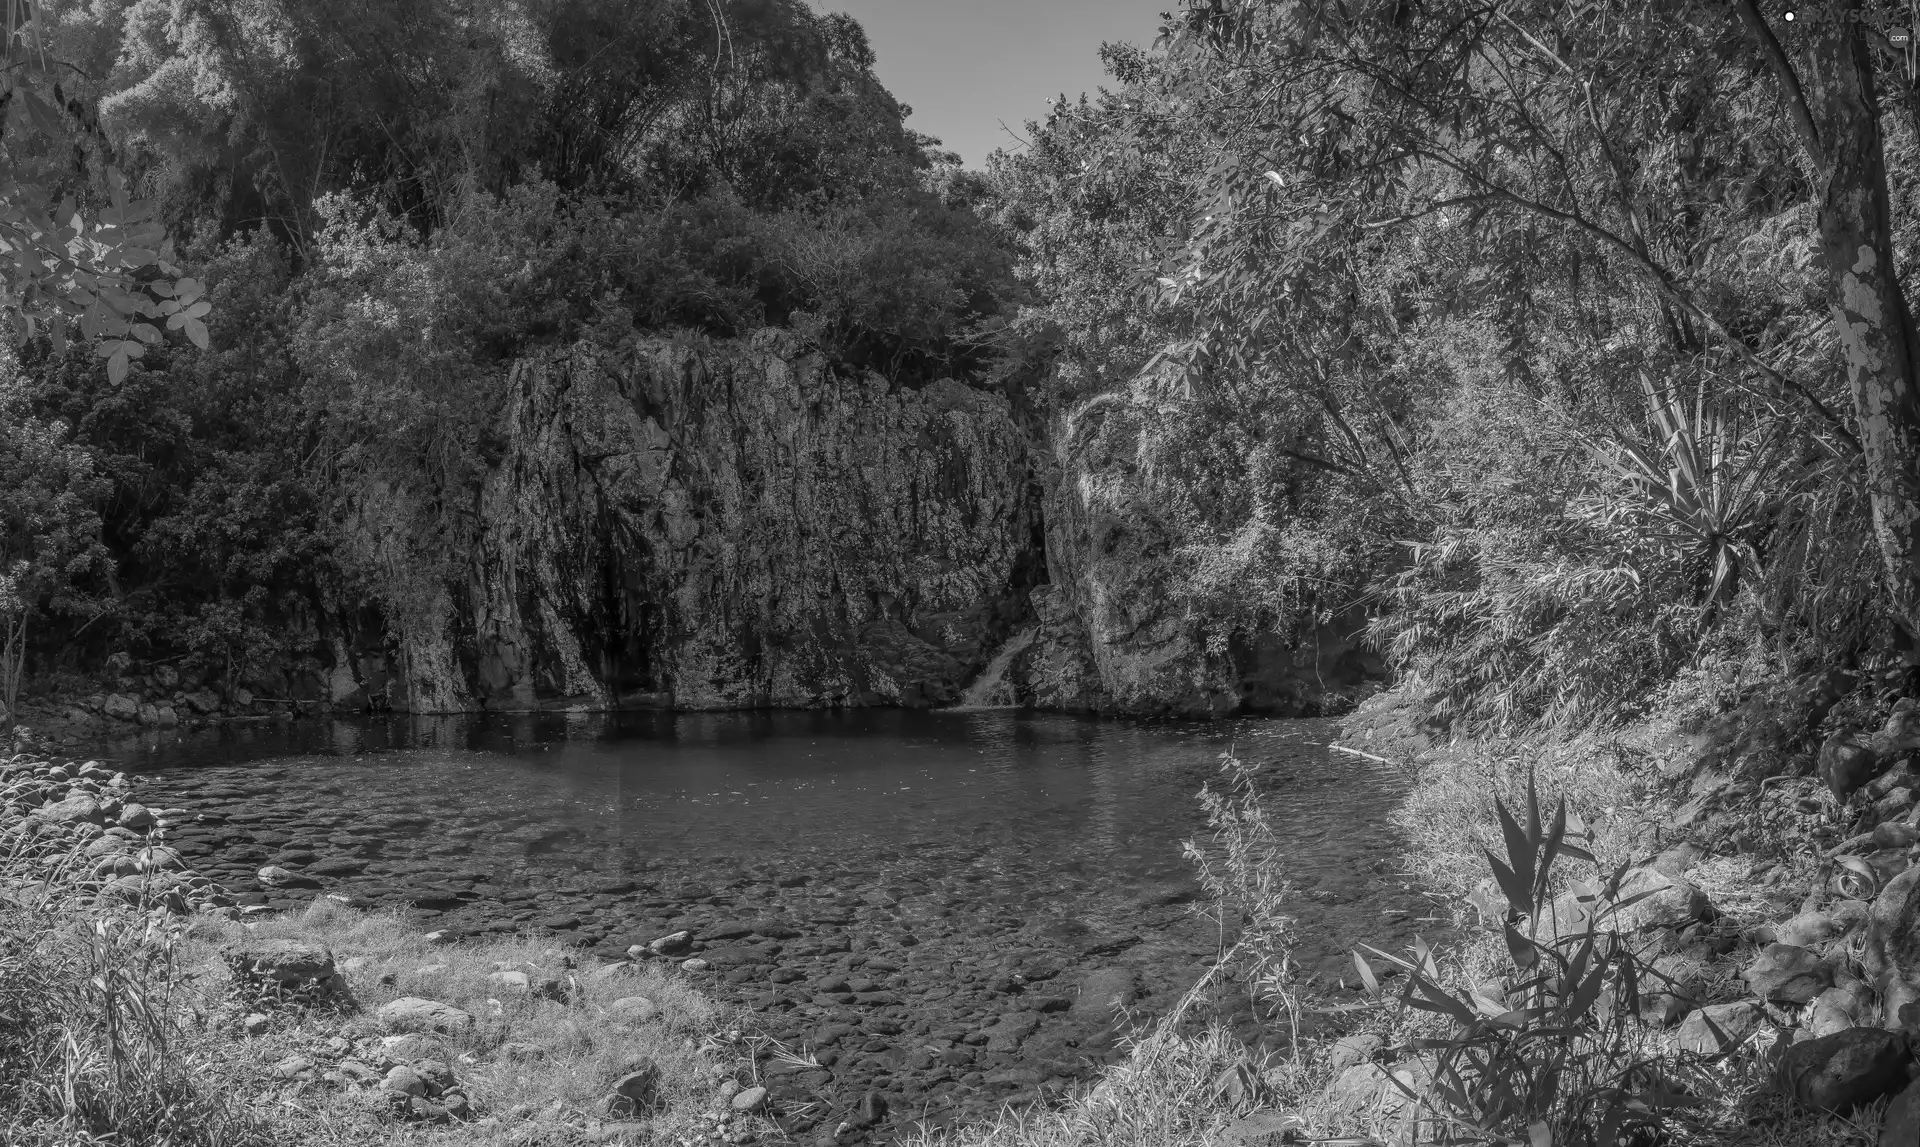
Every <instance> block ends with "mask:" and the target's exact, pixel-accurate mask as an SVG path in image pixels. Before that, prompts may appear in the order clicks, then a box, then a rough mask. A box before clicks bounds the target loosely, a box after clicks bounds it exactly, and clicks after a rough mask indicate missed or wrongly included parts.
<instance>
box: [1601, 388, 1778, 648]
mask: <svg viewBox="0 0 1920 1147" xmlns="http://www.w3.org/2000/svg"><path fill="white" fill-rule="evenodd" d="M1639 377H1640V391H1641V394H1642V395H1643V396H1644V397H1645V399H1646V404H1647V421H1648V423H1649V425H1650V427H1651V428H1652V432H1653V433H1652V440H1651V441H1647V440H1645V439H1641V438H1639V437H1637V436H1634V435H1631V434H1626V433H1620V434H1616V435H1614V436H1613V437H1612V438H1611V439H1610V440H1608V441H1606V442H1600V443H1595V444H1593V452H1594V454H1595V456H1596V457H1597V458H1598V459H1599V460H1600V462H1601V464H1602V465H1603V466H1605V467H1606V468H1607V469H1608V470H1609V471H1611V472H1612V473H1613V474H1614V475H1615V476H1616V477H1618V478H1619V479H1620V480H1621V481H1623V482H1624V483H1625V484H1626V485H1627V487H1628V488H1629V489H1630V490H1631V491H1633V493H1634V494H1635V495H1636V496H1637V497H1636V503H1637V504H1634V505H1631V506H1626V507H1620V508H1621V509H1624V510H1626V511H1627V512H1628V513H1630V514H1631V515H1632V516H1633V517H1635V518H1638V519H1639V520H1640V521H1642V522H1643V523H1646V524H1649V525H1651V526H1652V528H1653V529H1652V532H1653V533H1654V535H1655V536H1656V537H1657V538H1659V539H1660V540H1661V541H1663V542H1665V543H1667V544H1669V545H1672V546H1675V547H1677V548H1679V549H1680V550H1681V551H1682V552H1684V553H1685V554H1686V555H1687V556H1688V557H1690V558H1692V559H1694V560H1696V561H1698V562H1700V563H1702V565H1703V567H1704V568H1707V569H1710V570H1711V571H1712V573H1711V580H1710V581H1709V584H1708V586H1707V590H1706V594H1705V597H1704V598H1703V600H1702V602H1701V608H1702V609H1705V610H1710V609H1712V608H1713V607H1715V606H1716V605H1718V604H1719V603H1721V602H1723V601H1724V600H1726V599H1727V598H1728V597H1730V596H1732V594H1733V593H1734V591H1735V590H1736V589H1737V588H1738V587H1739V584H1740V579H1741V575H1742V573H1743V571H1744V570H1745V569H1747V568H1751V567H1757V566H1758V564H1759V560H1760V558H1759V554H1758V552H1757V551H1756V550H1755V549H1754V547H1753V545H1752V542H1751V540H1750V539H1751V534H1752V532H1753V528H1754V526H1755V524H1756V522H1757V520H1758V518H1759V517H1760V515H1761V513H1762V512H1763V511H1764V510H1765V509H1766V507H1767V505H1768V504H1769V502H1770V501H1771V499H1772V497H1773V495H1774V490H1775V485H1776V483H1775V482H1773V481H1771V480H1772V479H1776V478H1777V477H1778V476H1779V472H1780V468H1781V465H1782V463H1783V462H1784V461H1785V460H1786V453H1785V435H1784V433H1783V427H1782V425H1781V424H1779V423H1776V424H1774V425H1773V426H1772V427H1770V428H1767V429H1764V430H1762V429H1759V428H1757V427H1755V426H1753V425H1752V424H1750V423H1749V422H1747V421H1746V420H1744V419H1743V418H1742V417H1741V416H1740V414H1739V412H1738V411H1737V410H1735V409H1734V407H1733V406H1732V405H1731V404H1730V403H1728V402H1726V401H1725V400H1723V399H1719V398H1710V397H1709V396H1708V394H1707V387H1706V385H1705V384H1704V383H1702V384H1700V385H1699V386H1698V387H1696V388H1695V390H1694V394H1693V402H1692V404H1691V407H1692V408H1691V410H1689V409H1688V404H1687V403H1685V402H1684V401H1683V396H1682V395H1681V393H1680V390H1679V387H1678V386H1658V385H1656V384H1655V383H1654V381H1653V379H1652V378H1650V377H1648V375H1647V373H1646V372H1645V371H1641V372H1639Z"/></svg>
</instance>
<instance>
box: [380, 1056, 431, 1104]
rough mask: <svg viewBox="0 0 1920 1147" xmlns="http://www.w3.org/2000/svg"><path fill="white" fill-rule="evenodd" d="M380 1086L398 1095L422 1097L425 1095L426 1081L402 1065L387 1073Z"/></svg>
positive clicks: (411, 1069)
mask: <svg viewBox="0 0 1920 1147" xmlns="http://www.w3.org/2000/svg"><path fill="white" fill-rule="evenodd" d="M381 1086H382V1087H384V1088H386V1089H387V1090H388V1091H391V1092H394V1093H396V1094H399V1095H418V1096H423V1097H424V1096H425V1095H426V1094H427V1081H426V1080H424V1079H422V1078H421V1077H420V1073H419V1072H417V1071H415V1070H413V1068H411V1067H409V1066H407V1065H406V1064H404V1063H402V1064H397V1065H395V1067H394V1069H393V1070H392V1071H389V1072H387V1078H386V1081H385V1082H384V1083H383V1084H381Z"/></svg>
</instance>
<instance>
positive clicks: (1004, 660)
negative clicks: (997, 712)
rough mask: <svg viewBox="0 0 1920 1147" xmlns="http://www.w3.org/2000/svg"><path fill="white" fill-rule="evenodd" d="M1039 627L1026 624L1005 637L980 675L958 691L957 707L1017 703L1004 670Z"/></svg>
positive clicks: (994, 706) (1031, 642)
mask: <svg viewBox="0 0 1920 1147" xmlns="http://www.w3.org/2000/svg"><path fill="white" fill-rule="evenodd" d="M1038 632H1039V630H1038V629H1037V628H1036V627H1034V626H1028V627H1027V628H1025V629H1023V630H1021V631H1020V632H1018V633H1016V634H1014V635H1013V636H1012V637H1009V638H1008V639H1007V643H1006V644H1005V645H1002V646H1001V647H1000V652H998V653H996V654H994V655H993V660H992V661H989V662H987V667H986V668H985V669H982V670H981V671H980V676H978V677H976V678H974V679H973V683H972V684H971V685H968V686H967V687H966V690H965V691H964V692H962V693H961V694H960V704H958V705H956V706H954V708H956V709H1004V708H1008V707H1010V706H1013V705H1016V704H1018V700H1017V699H1016V698H1015V696H1014V692H1013V683H1012V682H1011V681H1008V680H1007V670H1008V669H1009V668H1011V667H1012V665H1013V659H1014V658H1016V657H1018V656H1020V655H1021V654H1022V653H1025V652H1026V651H1027V646H1029V645H1032V644H1033V638H1034V634H1036V633H1038Z"/></svg>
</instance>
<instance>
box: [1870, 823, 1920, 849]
mask: <svg viewBox="0 0 1920 1147" xmlns="http://www.w3.org/2000/svg"><path fill="white" fill-rule="evenodd" d="M1916 841H1920V827H1916V826H1914V825H1910V824H1907V823H1906V822H1905V821H1897V820H1890V821H1887V822H1886V823H1885V824H1880V825H1876V826H1874V830H1873V836H1872V838H1871V839H1870V840H1869V841H1868V843H1870V844H1872V845H1873V847H1875V848H1906V847H1908V846H1909V845H1912V844H1913V843H1915V842H1916Z"/></svg>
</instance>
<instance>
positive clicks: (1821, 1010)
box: [1800, 985, 1867, 1039]
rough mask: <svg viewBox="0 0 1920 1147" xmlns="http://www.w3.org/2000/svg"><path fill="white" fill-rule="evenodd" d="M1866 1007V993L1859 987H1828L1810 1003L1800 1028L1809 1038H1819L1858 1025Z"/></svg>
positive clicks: (1801, 1020)
mask: <svg viewBox="0 0 1920 1147" xmlns="http://www.w3.org/2000/svg"><path fill="white" fill-rule="evenodd" d="M1866 1007H1867V1001H1866V999H1865V996H1864V993H1863V992H1861V991H1860V990H1859V989H1857V988H1855V987H1853V986H1851V985H1849V986H1847V987H1832V988H1828V989H1827V990H1826V991H1824V992H1821V993H1820V994H1819V995H1817V996H1815V997H1814V998H1813V1003H1812V1004H1810V1005H1808V1007H1807V1011H1806V1014H1805V1015H1804V1016H1802V1017H1801V1018H1800V1030H1801V1031H1802V1032H1803V1033H1805V1035H1806V1037H1807V1038H1809V1039H1818V1038H1820V1037H1821V1036H1829V1035H1832V1034H1833V1033H1835V1032H1839V1031H1845V1030H1847V1029H1848V1028H1851V1027H1858V1026H1859V1025H1860V1020H1861V1016H1862V1014H1863V1013H1864V1012H1865V1011H1866Z"/></svg>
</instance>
